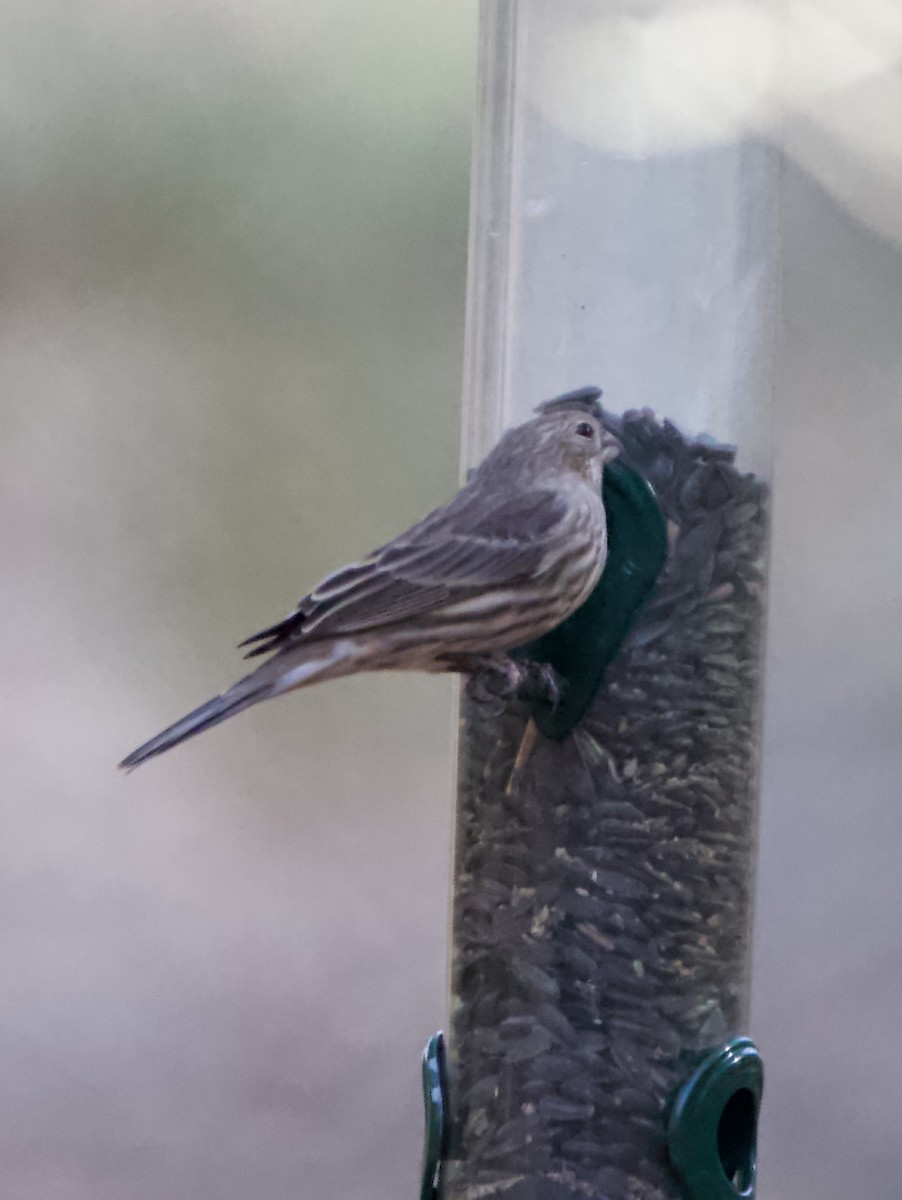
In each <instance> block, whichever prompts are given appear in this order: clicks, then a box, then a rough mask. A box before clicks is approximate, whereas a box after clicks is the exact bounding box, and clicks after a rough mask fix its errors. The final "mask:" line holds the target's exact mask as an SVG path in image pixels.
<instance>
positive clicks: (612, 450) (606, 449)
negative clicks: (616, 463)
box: [601, 430, 623, 463]
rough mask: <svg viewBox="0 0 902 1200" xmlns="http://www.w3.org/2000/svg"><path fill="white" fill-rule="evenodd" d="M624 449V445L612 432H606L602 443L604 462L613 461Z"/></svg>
mask: <svg viewBox="0 0 902 1200" xmlns="http://www.w3.org/2000/svg"><path fill="white" fill-rule="evenodd" d="M622 451H623V446H621V444H620V442H618V440H617V439H616V438H615V437H614V435H613V434H612V433H608V431H607V430H605V432H604V440H603V441H602V443H601V461H602V462H603V463H609V462H612V461H613V460H614V459H615V458H616V457H617V456H618V455H619V454H621V453H622Z"/></svg>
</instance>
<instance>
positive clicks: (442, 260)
mask: <svg viewBox="0 0 902 1200" xmlns="http://www.w3.org/2000/svg"><path fill="white" fill-rule="evenodd" d="M809 7H810V6H809ZM815 7H816V6H815ZM822 7H825V8H828V9H831V5H830V4H829V3H828V0H823V3H822ZM855 12H857V13H859V14H860V20H859V19H858V18H855V19H853V13H852V8H851V7H849V8H846V9H844V8H843V6H842V4H840V3H839V0H837V2H836V3H834V4H833V5H832V9H831V13H830V14H828V15H830V17H831V19H832V20H834V23H836V22H837V21H838V22H839V25H840V41H839V43H838V44H839V46H840V51H841V48H842V46H843V45H848V47H849V54H850V56H851V54H852V50H853V48H854V49H855V51H856V53H858V51H859V50H860V45H859V42H862V39H863V44H866V46H867V48H869V49H870V50H871V51H872V55H871V58H872V59H873V58H874V55H877V57H878V65H877V67H873V63H872V69H871V70H869V71H868V72H861V71H858V72H857V73H856V72H854V71H851V72H848V73H847V76H842V72H840V75H841V76H842V78H841V79H840V81H839V82H838V83H837V86H836V88H835V89H834V90H833V92H831V93H830V94H827V93H823V94H806V95H805V96H803V97H798V96H797V97H795V98H794V102H793V104H792V105H790V107H789V111H788V114H787V117H786V122H785V134H786V144H787V157H786V165H785V171H784V183H783V191H784V197H783V199H784V229H785V234H784V241H785V246H784V260H783V288H784V302H783V308H784V319H783V322H782V327H781V336H780V377H779V387H778V405H777V422H778V453H777V471H776V518H775V541H774V558H773V588H772V609H771V612H772V620H771V626H770V631H771V632H770V640H769V676H768V689H767V721H766V739H765V743H766V744H765V765H764V795H763V806H762V837H761V856H760V871H759V877H760V885H759V899H758V915H757V934H756V956H755V983H754V997H753V1019H752V1030H751V1032H752V1033H753V1035H754V1036H755V1037H756V1038H757V1039H758V1041H759V1043H760V1045H761V1048H762V1050H763V1053H764V1056H765V1061H766V1063H767V1065H768V1069H769V1074H768V1081H767V1095H766V1103H765V1108H764V1129H763V1139H762V1140H763V1145H762V1151H761V1153H762V1169H761V1178H762V1184H761V1196H762V1197H763V1200H809V1198H810V1197H813V1196H817V1197H819V1200H846V1198H847V1197H848V1196H850V1195H867V1196H868V1197H869V1198H870V1200H895V1198H897V1197H898V1190H899V1178H900V1175H902V1139H900V1137H899V1131H898V1113H899V1100H900V1085H899V1078H898V1065H897V1060H898V1057H899V1054H900V1052H902V1035H900V1032H899V1030H900V1026H902V939H900V933H899V928H900V921H899V913H900V904H902V869H900V851H902V806H900V804H899V802H898V790H899V789H898V781H899V779H900V777H902V737H900V724H902V688H900V678H902V638H900V635H899V626H900V620H902V539H900V536H899V532H898V521H899V511H900V500H902V474H900V469H899V463H900V460H902V407H900V403H899V394H900V390H902V304H900V300H902V250H900V246H902V217H900V215H899V214H900V212H902V170H900V158H902V134H900V132H899V131H900V129H902V79H900V76H899V72H898V68H897V66H894V65H893V61H892V53H891V51H893V52H895V51H894V47H895V49H896V50H897V49H898V45H897V43H896V42H895V41H893V38H894V37H895V36H896V34H897V33H898V32H899V31H898V22H896V21H895V18H894V17H893V14H892V11H891V10H890V9H880V10H879V12H878V10H877V8H876V7H875V8H872V7H871V6H868V5H865V6H864V7H857V6H856V8H855ZM878 18H879V19H878ZM856 21H858V24H857V25H856ZM868 21H870V23H869V24H868ZM881 21H882V24H881ZM862 31H863V32H862ZM475 38H476V11H475V6H474V4H473V3H467V4H463V5H459V6H458V5H454V6H452V5H444V4H442V3H440V0H418V2H417V3H416V4H414V3H410V2H409V0H408V2H406V3H405V2H402V0H388V2H385V3H382V4H380V5H367V4H365V3H363V0H261V2H260V3H258V4H256V5H254V6H251V5H240V4H232V5H229V4H226V3H216V2H215V0H190V2H189V3H185V4H182V5H171V6H162V5H154V4H152V3H150V2H149V0H144V2H143V3H142V2H140V0H89V2H88V3H87V4H84V5H79V6H73V5H70V4H66V3H63V2H62V0H39V3H37V4H33V3H27V2H25V0H8V2H7V3H6V4H5V5H4V7H3V11H2V13H0V47H2V51H0V53H2V56H3V69H2V72H0V80H2V82H0V104H2V110H0V111H2V116H0V120H2V128H3V147H4V150H3V165H2V171H0V288H2V324H0V339H2V345H0V386H2V392H3V403H2V408H0V420H2V440H0V505H2V514H3V517H2V522H0V538H2V562H3V570H2V572H0V589H2V605H3V614H4V617H3V621H2V634H0V636H2V639H3V645H2V661H3V663H4V664H5V671H4V675H5V680H6V687H5V688H4V690H3V698H2V701H0V703H2V721H0V730H2V733H0V736H2V739H3V743H4V745H3V753H2V760H0V761H2V788H0V812H2V837H0V863H2V866H0V889H2V922H0V1193H2V1196H3V1197H4V1200H160V1198H162V1197H178V1198H179V1200H188V1198H198V1200H200V1198H207V1197H210V1198H212V1197H216V1200H246V1198H247V1197H250V1196H254V1197H261V1198H264V1200H289V1198H291V1200H294V1198H296V1197H307V1196H311V1197H313V1196H315V1197H317V1200H346V1198H347V1200H350V1198H351V1197H366V1198H368V1200H394V1198H395V1197H401V1196H411V1195H414V1194H415V1193H416V1188H417V1183H418V1180H417V1172H418V1159H419V1152H420V1139H421V1120H422V1118H421V1108H420V1105H421V1101H420V1095H419V1083H418V1071H419V1066H418V1058H419V1053H420V1049H421V1046H422V1044H423V1042H424V1041H425V1039H426V1037H427V1036H428V1035H429V1034H430V1033H431V1032H432V1031H433V1030H434V1029H435V1028H437V1027H438V1026H440V1025H441V1024H442V1022H443V1021H444V1004H445V1000H444V996H445V980H444V963H445V936H446V910H447V897H446V888H447V876H448V863H449V854H450V829H451V815H450V813H451V800H452V792H451V767H452V758H451V754H452V748H451V729H452V700H453V692H452V687H451V684H450V683H448V682H447V681H444V680H435V679H415V678H411V679H406V678H392V677H386V678H378V677H373V678H362V679H352V680H347V681H341V682H337V683H333V684H330V685H328V686H325V687H323V688H319V689H315V690H311V691H309V692H305V693H300V694H297V695H295V696H292V697H289V698H288V699H286V700H283V701H281V702H279V703H278V704H275V705H270V706H262V707H260V708H258V709H255V710H253V711H252V712H250V713H249V714H246V715H244V716H242V717H241V718H239V719H238V720H237V721H235V722H234V723H230V724H229V725H227V726H225V727H224V728H222V729H221V730H217V731H214V732H213V733H211V734H209V735H207V736H205V737H204V738H203V739H200V740H198V741H197V742H194V743H192V744H191V745H190V746H188V747H185V748H183V749H181V750H180V751H178V752H176V753H174V754H173V755H172V756H171V757H166V758H164V759H162V760H160V761H159V762H157V763H153V764H151V765H150V766H149V767H146V768H143V769H142V770H141V771H140V772H138V773H137V774H135V775H133V776H132V777H130V778H123V777H122V776H120V775H117V773H116V772H115V770H114V769H113V768H114V764H115V762H116V761H117V760H118V759H119V758H120V757H121V756H122V755H123V754H124V753H125V752H126V751H127V750H129V749H131V748H132V747H133V746H134V745H135V744H136V743H137V742H138V741H140V740H142V739H143V738H145V737H146V736H149V735H150V734H151V733H153V732H155V731H156V730H157V729H158V728H159V727H160V726H161V725H163V724H165V723H167V722H168V721H169V720H171V719H173V718H174V717H176V716H177V715H179V714H180V713H181V712H182V711H184V710H185V709H186V708H188V707H190V706H191V705H193V704H195V703H197V702H199V701H201V700H202V699H205V698H206V697H207V696H208V695H209V694H211V693H212V692H213V691H217V690H219V689H220V688H221V687H222V686H223V685H225V684H227V683H228V682H230V681H231V679H232V678H233V676H234V673H235V670H236V668H237V664H238V659H237V656H236V655H235V654H234V653H233V651H232V646H233V644H234V643H236V642H237V641H238V640H239V639H240V638H241V637H243V636H245V635H246V634H248V633H250V632H252V631H253V630H255V629H257V628H259V627H260V625H261V624H265V623H267V622H268V621H270V620H272V619H275V618H277V617H279V616H281V615H282V614H283V613H284V612H285V611H286V610H287V609H288V608H289V607H290V606H291V605H292V604H293V603H294V601H295V600H296V599H298V598H299V597H300V595H301V594H302V593H303V591H305V590H306V588H307V587H308V586H309V585H310V584H312V583H313V582H315V580H316V579H317V578H319V577H320V576H321V575H322V574H323V573H325V572H326V571H327V570H329V569H331V568H333V567H335V566H337V565H340V564H341V563H342V562H344V561H346V560H347V559H349V558H352V557H355V556H357V555H359V554H360V553H361V552H364V551H366V550H368V549H370V548H371V547H372V546H374V545H377V544H378V543H380V542H381V541H383V540H384V539H385V538H387V537H388V536H390V535H391V534H393V533H394V532H395V531H397V530H398V529H399V528H400V527H402V526H403V525H404V524H406V523H408V522H410V521H412V520H413V519H415V518H416V517H417V516H418V515H420V514H421V513H422V512H423V511H425V510H426V509H427V508H429V507H431V506H432V505H434V504H435V503H438V502H439V501H441V500H443V499H444V498H446V497H447V496H448V495H449V494H450V493H451V492H452V490H453V488H454V486H455V484H456V481H457V470H458V467H457V464H458V429H459V385H460V364H461V350H462V336H463V318H464V295H465V269H466V242H467V203H468V169H469V153H470V122H471V116H472V102H473V86H474V75H475ZM842 38H846V39H847V40H846V42H843V41H842ZM856 38H857V39H859V40H858V41H856ZM831 44H833V45H834V49H835V45H836V44H835V43H831ZM875 47H876V49H875ZM881 47H882V50H881ZM837 53H839V51H837ZM880 53H884V56H885V58H886V65H885V67H881V66H880V63H879V54H880ZM859 57H860V55H859ZM855 61H856V63H857V62H858V58H856V59H855ZM840 84H841V86H840ZM581 382H584V381H582V380H575V381H567V380H564V381H562V386H564V385H568V386H569V385H570V384H578V383H581ZM602 382H603V381H602ZM621 399H622V403H623V404H624V405H626V404H628V398H621Z"/></svg>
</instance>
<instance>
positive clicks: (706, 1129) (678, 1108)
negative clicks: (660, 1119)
mask: <svg viewBox="0 0 902 1200" xmlns="http://www.w3.org/2000/svg"><path fill="white" fill-rule="evenodd" d="M763 1080H764V1072H763V1068H762V1064H761V1058H760V1056H759V1054H758V1051H757V1049H756V1047H755V1045H754V1043H753V1042H751V1041H750V1040H749V1039H748V1038H734V1040H733V1041H731V1042H728V1043H727V1045H725V1046H723V1047H722V1048H721V1049H720V1050H717V1051H715V1052H714V1053H713V1054H710V1055H708V1057H707V1058H706V1059H705V1060H704V1062H703V1063H702V1064H701V1065H700V1066H699V1067H698V1068H697V1069H696V1070H695V1071H694V1072H693V1073H692V1075H691V1076H690V1078H689V1079H688V1080H687V1081H686V1083H685V1084H683V1086H682V1087H681V1088H680V1090H679V1092H678V1093H677V1096H676V1099H675V1101H674V1104H673V1109H672V1110H671V1113H670V1120H669V1122H668V1131H667V1132H668V1150H669V1153H670V1160H671V1162H672V1163H673V1166H674V1169H675V1170H676V1172H677V1174H678V1175H679V1176H680V1179H681V1181H682V1183H683V1188H684V1191H685V1196H686V1200H736V1198H737V1197H741V1200H752V1197H754V1195H755V1166H756V1154H757V1129H758V1110H759V1108H760V1106H761V1091H762V1086H763Z"/></svg>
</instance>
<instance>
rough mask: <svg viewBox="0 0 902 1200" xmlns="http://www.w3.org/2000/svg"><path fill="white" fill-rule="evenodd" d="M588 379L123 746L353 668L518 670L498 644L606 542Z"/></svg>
mask: <svg viewBox="0 0 902 1200" xmlns="http://www.w3.org/2000/svg"><path fill="white" fill-rule="evenodd" d="M600 395H601V392H600V391H599V390H598V389H597V388H581V389H580V390H579V391H576V392H569V393H567V394H566V395H564V396H558V397H557V398H556V399H554V400H549V401H547V402H546V403H544V404H541V405H540V406H539V407H538V409H537V410H536V411H537V412H538V414H539V415H538V416H537V417H534V418H533V419H532V420H531V421H527V422H526V423H525V424H523V425H519V426H517V427H516V428H514V429H510V430H508V432H507V433H505V434H504V436H503V437H502V438H501V440H500V441H499V443H498V444H497V446H495V448H494V450H492V451H491V453H490V454H489V455H488V456H487V457H486V459H485V460H484V461H483V462H482V464H481V465H480V466H479V467H478V468H477V469H476V470H475V471H474V472H473V473H472V475H471V476H470V478H469V480H468V482H467V483H466V485H465V486H464V487H463V488H462V489H461V490H460V491H459V492H458V493H457V495H456V496H455V497H454V499H453V500H452V501H451V502H450V503H449V504H446V505H445V506H444V507H443V508H438V509H436V510H435V512H433V513H431V514H430V515H429V516H428V517H426V518H425V520H423V521H420V522H419V524H417V525H414V526H413V527H412V528H411V529H409V530H407V532H406V533H402V534H401V535H400V536H399V537H396V538H395V539H394V541H391V542H389V543H388V544H387V545H385V546H382V547H381V548H380V549H379V550H375V551H373V553H372V554H370V555H369V556H368V557H367V558H365V559H363V561H362V562H358V563H352V564H351V565H350V566H347V567H343V568H342V569H341V570H339V571H336V572H335V573H334V574H332V575H329V576H328V577H327V578H326V579H324V580H323V581H322V583H320V584H319V585H318V586H317V587H315V588H314V589H313V591H312V592H310V594H309V595H307V596H305V598H304V599H303V600H302V601H301V602H300V604H299V605H298V606H297V608H296V609H295V610H294V611H293V612H291V613H290V614H289V615H288V616H287V617H286V618H285V619H284V620H283V621H279V622H278V623H277V624H275V625H271V626H269V628H267V629H264V630H262V631H261V632H260V633H257V634H254V635H253V637H250V638H248V639H247V640H246V641H245V642H242V643H241V644H242V646H246V645H250V644H254V643H256V645H255V647H254V649H252V650H250V651H249V652H248V655H247V657H248V658H251V657H253V656H255V655H258V654H270V653H271V657H270V658H269V659H267V660H266V662H264V663H263V664H262V666H260V667H258V668H257V670H256V671H252V672H251V673H250V674H249V675H246V676H244V678H243V679H239V680H238V682H237V683H235V684H233V686H232V687H230V688H229V689H228V691H225V692H223V693H222V695H221V696H216V697H214V699H212V700H208V701H207V703H206V704H202V705H201V706H200V708H196V709H195V710H194V711H193V712H190V713H189V714H188V715H187V716H186V717H182V719H181V720H180V721H176V723H175V724H174V725H171V726H170V727H169V728H168V729H164V730H163V732H162V733H160V734H157V736H156V737H155V738H151V740H150V741H149V742H146V743H145V744H144V745H143V746H139V747H138V749H137V750H135V751H133V752H132V753H131V754H129V755H128V757H127V758H125V759H123V761H122V762H121V763H120V766H122V767H125V768H127V769H128V768H131V767H136V766H137V765H138V764H139V763H142V762H144V761H145V759H148V758H153V757H154V756H155V755H157V754H162V753H163V751H164V750H168V749H169V748H170V746H175V745H177V744H178V743H179V742H183V741H185V739H186V738H189V737H193V736H194V735H195V734H196V733H200V732H201V731H202V730H204V729H209V728H210V726H211V725H217V724H218V723H219V722H220V721H224V720H225V719H226V718H227V717H231V716H233V715H234V714H235V713H237V712H240V711H241V710H242V709H243V708H249V707H250V705H252V704H256V703H257V702H258V701H259V700H265V699H267V698H268V697H270V696H279V695H281V694H282V693H283V692H289V691H291V690H292V689H293V688H299V687H305V686H306V685H307V684H310V683H317V682H319V681H320V680H323V679H332V678H335V677H336V676H338V675H350V674H353V673H354V672H357V671H380V670H392V669H403V670H420V671H457V672H461V673H463V674H468V675H473V674H475V673H478V672H480V671H481V670H492V669H494V670H496V671H497V670H499V669H500V670H501V671H502V672H504V671H505V670H506V671H509V672H511V673H512V675H513V676H514V677H515V678H516V677H517V676H518V673H520V672H521V669H520V668H518V667H517V666H516V665H515V664H514V662H513V660H512V659H509V658H507V656H506V652H507V651H510V650H512V649H514V648H516V647H518V646H523V645H525V644H526V643H528V642H531V641H533V639H535V638H537V637H540V636H541V635H542V634H543V633H546V632H548V630H550V629H553V628H554V627H555V626H556V625H558V624H559V623H560V622H561V621H563V620H564V619H565V618H566V617H568V616H569V615H570V613H572V612H574V611H575V610H576V609H577V608H579V606H580V605H581V604H582V603H583V601H584V600H585V599H586V598H587V596H588V595H589V593H590V592H591V591H592V589H593V588H594V586H595V584H596V583H597V581H598V578H599V576H600V575H601V572H602V569H603V567H604V562H605V556H606V552H607V537H606V528H605V513H604V507H603V506H602V501H601V476H602V469H603V465H604V463H605V462H608V461H610V459H611V458H613V457H615V455H616V453H617V447H616V444H615V443H613V442H612V441H611V439H610V438H609V435H607V434H606V433H605V431H604V429H603V427H602V424H601V409H600V408H599V406H598V397H599V396H600Z"/></svg>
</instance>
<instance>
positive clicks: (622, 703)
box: [434, 0, 777, 1200]
mask: <svg viewBox="0 0 902 1200" xmlns="http://www.w3.org/2000/svg"><path fill="white" fill-rule="evenodd" d="M772 41H773V30H772V28H771V25H770V23H769V18H768V15H767V10H766V9H764V8H761V9H758V8H756V7H755V6H752V5H736V4H733V3H729V2H727V0H722V2H721V0H714V2H711V3H704V2H703V0H701V2H700V3H698V4H695V5H685V4H678V3H667V2H666V0H665V2H662V3H656V4H653V5H648V4H639V3H625V2H621V3H618V2H616V0H607V2H605V3H603V4H602V3H592V2H589V0H484V3H483V6H482V22H481V43H480V91H479V112H478V121H477V137H476V150H475V163H474V171H475V173H474V182H473V211H472V242H471V262H470V290H469V298H468V348H467V362H466V370H465V389H466V390H465V410H466V414H465V417H466V419H465V465H466V466H470V465H472V464H473V463H475V462H476V461H478V460H479V459H480V458H481V457H482V456H483V454H484V453H485V452H486V450H487V449H488V448H489V447H490V446H491V445H492V444H493V443H494V441H495V440H496V438H497V437H498V435H499V433H500V432H501V431H502V430H503V429H504V428H506V427H507V426H508V425H510V424H513V423H516V422H519V421H522V420H524V419H526V418H527V417H528V416H529V415H530V414H531V411H532V409H533V408H534V406H535V405H536V404H538V403H539V402H541V401H543V400H546V399H548V398H550V397H552V396H554V395H556V394H559V393H562V392H567V391H570V390H572V389H576V388H579V387H582V386H584V385H590V384H591V385H594V384H597V385H599V386H600V387H602V388H603V389H604V396H603V399H602V401H601V403H602V406H603V408H604V412H605V420H606V422H607V424H608V426H609V428H610V429H611V430H612V431H613V432H614V433H615V434H616V435H617V437H618V438H619V440H620V443H621V445H622V453H621V454H620V457H619V458H618V459H617V460H616V462H615V463H613V464H611V465H610V467H609V468H606V483H605V488H606V490H605V504H606V507H607V510H608V521H609V530H610V539H611V541H610V555H609V560H608V566H607V568H606V571H605V575H604V576H603V577H602V584H604V583H605V580H607V592H606V593H605V595H604V596H602V597H601V599H600V600H599V605H600V607H599V606H596V608H595V609H594V610H592V611H589V605H587V606H586V611H585V612H580V613H577V614H576V615H575V616H574V617H573V618H571V619H570V623H569V624H570V629H569V631H562V640H561V639H559V640H558V641H557V642H551V643H548V644H542V645H540V646H539V647H538V648H536V647H533V648H531V650H530V651H529V653H531V654H533V655H535V654H537V653H543V652H544V651H545V650H547V651H548V657H549V661H551V660H554V665H555V667H556V669H557V670H558V671H559V673H560V674H562V676H563V677H564V679H565V681H566V682H567V683H568V685H571V687H572V690H571V691H570V692H567V693H565V702H566V701H567V700H568V698H569V699H571V700H572V698H573V697H574V696H576V699H575V701H574V702H573V703H571V704H570V707H569V708H566V707H565V708H562V710H561V712H559V713H557V714H555V713H549V712H548V711H537V710H536V709H535V708H534V707H533V706H531V704H530V703H529V702H527V701H526V700H519V699H514V700H511V701H510V702H507V703H505V704H504V705H502V706H499V709H498V711H493V712H491V713H487V712H486V709H485V706H484V704H481V703H479V702H477V700H476V699H472V698H468V696H467V693H466V691H465V692H464V695H463V699H462V710H461V727H460V758H459V776H458V804H457V827H456V851H455V866H454V874H453V928H452V947H451V989H452V997H451V1018H450V1025H449V1030H448V1038H447V1052H448V1069H447V1076H448V1083H447V1088H446V1094H445V1099H446V1101H447V1108H448V1113H447V1119H446V1127H445V1130H444V1135H443V1140H442V1145H441V1158H442V1161H441V1163H440V1170H437V1172H436V1174H435V1177H434V1178H435V1180H436V1181H437V1184H436V1186H437V1188H438V1191H439V1192H440V1194H441V1195H442V1196H443V1197H445V1200H464V1198H466V1200H477V1198H479V1200H483V1198H487V1197H495V1196H497V1197H505V1198H506V1200H526V1198H529V1200H569V1198H570V1197H574V1198H576V1197H598V1198H605V1200H626V1198H627V1197H629V1198H630V1200H664V1198H665V1197H666V1198H676V1197H684V1198H686V1200H718V1198H719V1197H724V1198H726V1197H731V1196H742V1197H750V1196H752V1195H753V1194H754V1167H755V1121H756V1118H757V1111H758V1104H759V1100H760V1094H761V1066H760V1061H759V1059H758V1056H757V1053H756V1051H755V1049H754V1046H753V1044H752V1043H751V1042H750V1041H748V1039H747V1037H746V1035H747V1033H748V992H749V955H750V926H751V915H752V897H753V867H754V845H755V822H756V805H757V778H758V758H759V715H760V670H761V658H762V634H763V603H764V584H765V566H766V555H765V551H766V535H767V510H768V485H767V476H766V472H767V466H768V462H769V440H770V425H771V419H770V405H771V385H772V372H773V351H772V342H773V337H772V335H773V328H774V321H775V306H776V251H777V198H776V197H777V164H776V151H775V150H774V148H773V147H772V146H771V144H770V143H769V141H768V140H767V138H766V137H765V136H764V135H763V134H762V133H761V129H762V128H763V127H764V118H765V116H766V115H767V109H768V106H769V104H770V96H769V92H768V79H769V71H770V57H771V44H772ZM643 572H644V575H643ZM640 576H641V578H640ZM599 586H600V587H601V586H602V585H599ZM589 604H591V601H590V602H589ZM611 629H613V630H614V633H613V634H611V635H610V636H607V634H606V632H605V631H606V630H611ZM555 655H557V656H558V657H557V659H555ZM443 1086H444V1085H443ZM436 1144H438V1143H436Z"/></svg>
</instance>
